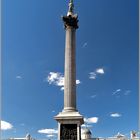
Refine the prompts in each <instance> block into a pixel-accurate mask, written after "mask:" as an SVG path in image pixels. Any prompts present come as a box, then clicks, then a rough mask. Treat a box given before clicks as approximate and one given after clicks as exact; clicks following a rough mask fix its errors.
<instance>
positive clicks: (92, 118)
mask: <svg viewBox="0 0 140 140" xmlns="http://www.w3.org/2000/svg"><path fill="white" fill-rule="evenodd" d="M98 120H99V118H98V117H91V118H84V121H85V123H87V124H92V123H97V122H98Z"/></svg>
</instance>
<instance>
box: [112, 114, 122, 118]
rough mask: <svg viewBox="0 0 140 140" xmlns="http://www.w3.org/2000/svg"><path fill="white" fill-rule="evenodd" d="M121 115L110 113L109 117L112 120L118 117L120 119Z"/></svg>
mask: <svg viewBox="0 0 140 140" xmlns="http://www.w3.org/2000/svg"><path fill="white" fill-rule="evenodd" d="M121 116H122V115H121V114H120V113H112V114H110V117H113V118H118V117H121Z"/></svg>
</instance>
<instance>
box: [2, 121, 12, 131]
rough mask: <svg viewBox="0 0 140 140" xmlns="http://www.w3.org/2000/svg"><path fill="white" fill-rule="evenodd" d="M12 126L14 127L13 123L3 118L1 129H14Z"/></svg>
mask: <svg viewBox="0 0 140 140" xmlns="http://www.w3.org/2000/svg"><path fill="white" fill-rule="evenodd" d="M12 128H13V125H12V124H10V123H9V122H6V121H2V120H1V130H9V129H12Z"/></svg>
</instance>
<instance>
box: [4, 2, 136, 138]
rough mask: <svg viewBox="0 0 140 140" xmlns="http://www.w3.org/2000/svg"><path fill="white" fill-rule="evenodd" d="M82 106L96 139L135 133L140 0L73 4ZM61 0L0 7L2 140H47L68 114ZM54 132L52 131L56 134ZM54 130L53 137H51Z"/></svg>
mask: <svg viewBox="0 0 140 140" xmlns="http://www.w3.org/2000/svg"><path fill="white" fill-rule="evenodd" d="M74 4H75V12H76V13H78V16H79V29H78V30H77V37H76V38H77V43H76V44H77V48H76V55H77V56H76V63H77V108H78V110H79V112H80V113H81V114H82V115H83V116H84V117H85V120H86V124H87V125H88V126H89V127H90V129H91V130H92V133H93V136H94V137H108V136H114V135H115V134H116V133H117V132H121V133H123V134H125V135H127V136H129V132H130V131H131V130H136V131H137V130H138V0H133V1H132V0H86V1H78V0H75V1H74ZM67 9H68V1H66V0H65V1H64V0H59V1H56V0H4V1H3V3H2V25H3V26H2V27H3V28H2V30H3V31H2V40H3V42H2V46H3V48H2V121H3V130H2V137H3V138H8V137H23V136H25V135H26V133H30V134H31V135H32V136H33V137H34V138H38V139H45V138H46V139H47V137H49V136H50V135H51V134H52V133H56V132H57V122H56V121H55V120H54V119H53V117H54V116H55V115H56V114H58V113H59V112H60V111H61V110H62V109H63V90H62V88H63V74H64V47H65V30H64V28H63V22H62V20H61V15H66V13H67ZM51 129H52V130H51ZM50 131H51V134H50Z"/></svg>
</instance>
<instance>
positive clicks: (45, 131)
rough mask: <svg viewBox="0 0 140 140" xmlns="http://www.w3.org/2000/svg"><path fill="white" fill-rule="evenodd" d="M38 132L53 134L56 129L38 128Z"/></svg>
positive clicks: (56, 131)
mask: <svg viewBox="0 0 140 140" xmlns="http://www.w3.org/2000/svg"><path fill="white" fill-rule="evenodd" d="M38 133H42V134H48V135H53V134H57V133H58V130H57V129H41V130H38Z"/></svg>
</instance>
